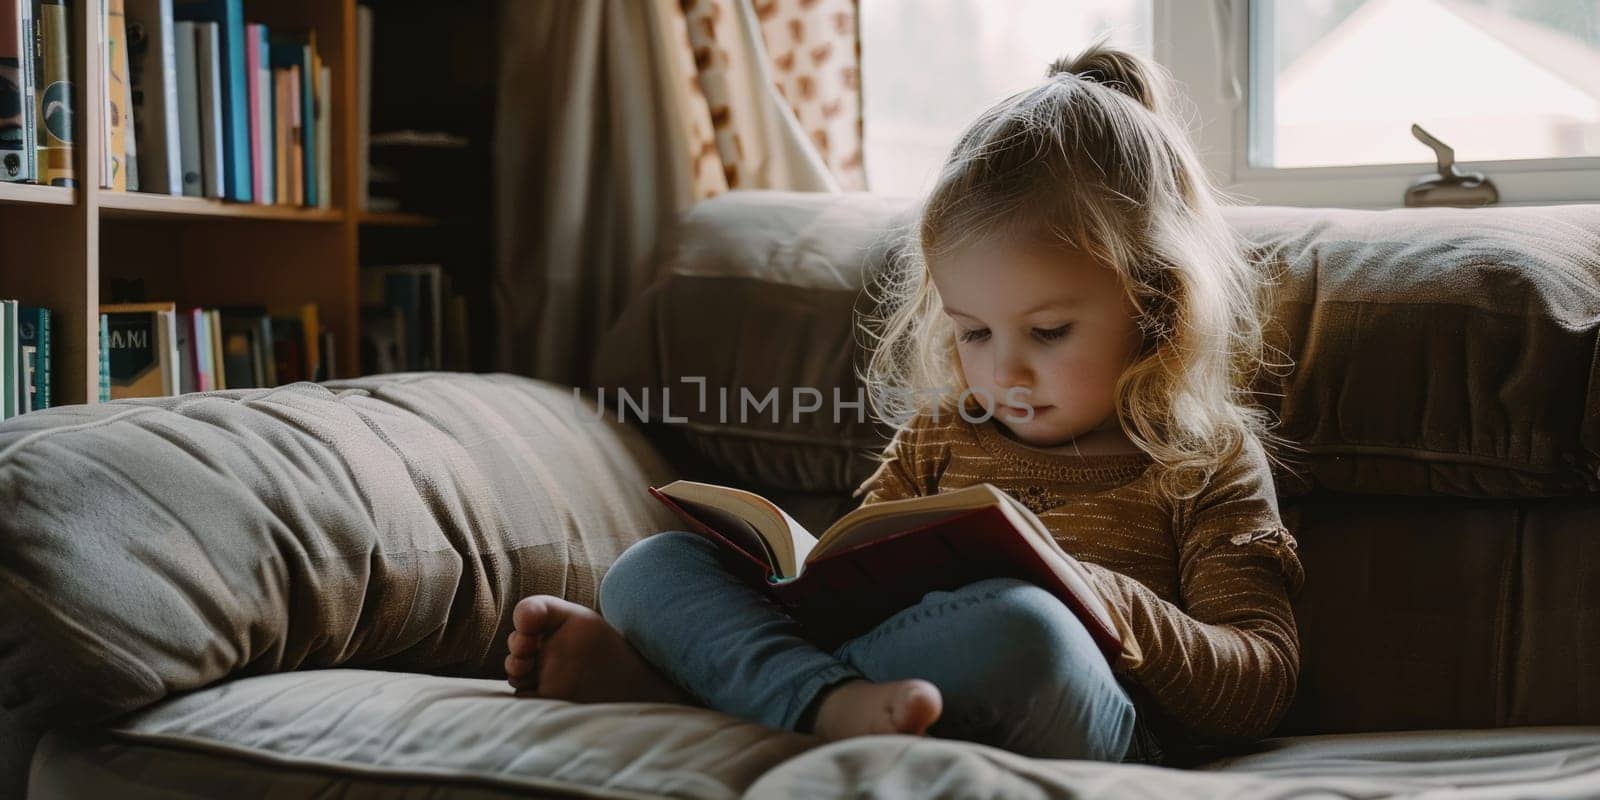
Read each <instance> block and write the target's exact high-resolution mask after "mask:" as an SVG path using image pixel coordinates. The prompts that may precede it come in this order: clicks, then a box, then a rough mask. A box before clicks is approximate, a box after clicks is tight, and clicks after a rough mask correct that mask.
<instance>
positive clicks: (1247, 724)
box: [506, 42, 1304, 763]
mask: <svg viewBox="0 0 1600 800" xmlns="http://www.w3.org/2000/svg"><path fill="white" fill-rule="evenodd" d="M1166 87H1167V83H1166V79H1165V76H1164V74H1163V73H1162V72H1161V71H1160V70H1159V68H1157V67H1155V66H1154V65H1152V64H1150V63H1148V62H1146V61H1145V60H1143V59H1141V58H1139V57H1137V56H1134V55H1132V54H1129V53H1126V52H1122V51H1119V50H1116V49H1113V48H1110V47H1107V46H1105V45H1104V43H1103V42H1101V43H1097V44H1095V45H1094V46H1092V47H1090V48H1089V49H1088V50H1087V51H1086V52H1084V53H1083V54H1081V55H1080V56H1078V57H1077V58H1076V59H1072V60H1065V59H1064V60H1062V61H1059V62H1057V63H1056V64H1054V65H1052V67H1051V68H1050V70H1049V74H1048V76H1047V78H1046V79H1045V81H1044V82H1042V83H1040V84H1039V85H1037V86H1035V87H1033V88H1031V89H1028V90H1026V91H1024V92H1021V93H1019V94H1017V95H1014V96H1012V97H1010V98H1008V99H1006V100H1005V101H1004V102H1002V103H1000V104H999V105H997V106H995V107H994V108H991V109H990V110H988V111H987V112H985V113H984V114H983V115H982V116H981V117H979V118H978V120H977V121H976V122H974V123H972V125H971V126H969V127H968V128H967V130H966V131H965V132H964V133H963V134H962V135H961V137H960V139H959V141H958V142H957V144H956V146H955V148H954V150H953V152H952V153H951V154H950V157H949V159H948V160H947V162H946V163H945V165H944V167H943V169H942V171H941V172H940V174H939V177H938V181H937V184H936V185H935V187H934V188H933V190H932V192H931V194H930V196H929V197H928V198H927V199H926V202H925V204H924V205H923V207H922V214H921V218H920V224H919V226H918V230H917V235H916V236H915V237H914V238H913V239H912V240H911V241H910V242H909V246H908V247H907V248H906V249H905V255H904V256H903V257H902V258H900V259H898V260H897V263H896V264H895V265H894V268H893V269H891V271H890V274H889V280H888V283H887V286H888V287H889V289H890V291H889V292H888V296H887V297H886V298H885V302H884V303H883V308H884V309H885V312H884V315H883V316H882V317H881V318H878V319H876V320H874V321H873V324H872V325H871V333H872V334H873V337H874V338H873V341H874V347H873V352H872V358H871V361H870V363H869V365H868V369H867V374H866V380H867V383H868V385H869V387H870V388H871V389H872V392H871V396H872V397H873V399H874V403H875V405H876V406H877V408H878V411H879V413H880V415H881V416H883V417H884V418H897V419H899V420H906V422H905V424H904V425H902V426H900V427H899V429H898V432H897V434H896V436H895V438H894V440H893V441H892V442H891V443H890V445H889V447H888V449H887V450H886V452H885V453H884V458H883V461H882V463H881V465H880V466H879V468H878V469H877V471H876V473H875V474H873V475H872V477H871V478H869V479H868V480H867V481H866V483H865V484H863V485H862V486H861V487H860V488H859V489H858V490H857V491H856V495H857V496H860V497H862V498H863V500H862V502H864V503H875V502H881V501H885V500H893V499H899V498H905V497H912V496H917V495H924V494H933V493H938V492H944V491H949V490H954V489H959V488H962V487H965V486H970V485H972V484H974V483H979V482H988V483H992V484H994V485H996V486H997V487H999V488H1000V489H1002V490H1004V491H1006V492H1008V493H1010V494H1012V495H1013V496H1015V497H1016V498H1017V499H1018V500H1020V501H1021V502H1023V503H1024V504H1025V505H1027V506H1028V507H1029V508H1031V509H1032V510H1033V511H1034V512H1035V513H1037V514H1038V515H1039V517H1040V518H1041V519H1042V520H1043V521H1044V523H1045V524H1046V526H1047V527H1048V528H1049V530H1050V531H1051V533H1052V534H1053V535H1054V536H1055V537H1056V539H1057V540H1058V541H1059V542H1060V544H1061V545H1062V547H1063V548H1064V549H1065V550H1066V551H1067V552H1069V553H1071V554H1073V555H1074V556H1076V557H1077V558H1078V559H1079V560H1081V561H1082V562H1083V563H1084V564H1085V565H1086V566H1087V568H1088V569H1089V570H1090V571H1091V572H1092V574H1093V575H1094V577H1095V578H1096V579H1097V581H1098V588H1099V589H1100V590H1101V592H1102V594H1104V595H1105V597H1106V598H1107V601H1108V604H1109V606H1110V608H1111V610H1112V613H1113V615H1114V617H1116V619H1117V623H1118V627H1119V628H1120V629H1121V630H1122V631H1123V634H1124V639H1125V645H1124V647H1123V650H1122V652H1121V653H1120V654H1118V656H1117V657H1116V658H1115V659H1114V663H1108V661H1107V660H1106V658H1105V657H1104V656H1103V655H1102V654H1101V653H1100V652H1099V651H1098V649H1097V648H1096V646H1095V644H1094V642H1093V640H1092V639H1091V638H1090V636H1089V634H1088V632H1087V631H1086V630H1085V628H1084V627H1083V625H1082V624H1081V623H1080V622H1079V621H1078V619H1077V618H1076V617H1075V616H1074V615H1073V614H1072V613H1070V612H1069V611H1068V610H1067V609H1066V607H1065V606H1063V605H1062V604H1061V602H1060V601H1059V600H1058V599H1056V598H1055V597H1054V596H1052V595H1051V594H1049V593H1047V592H1046V591H1045V590H1043V589H1041V588H1039V587H1037V586H1033V585H1031V584H1028V583H1025V582H1023V581H1020V580H1014V579H1009V578H996V579H990V580H983V581H978V582H975V583H972V584H969V585H966V586H962V587H957V588H955V589H953V590H952V591H933V592H929V593H927V594H926V595H925V596H924V597H923V598H922V600H921V601H920V602H919V603H917V604H916V605H914V606H912V607H909V608H906V609H904V610H903V611H901V612H899V613H897V614H896V615H894V616H892V617H891V618H889V619H888V620H887V621H885V622H883V623H882V624H880V625H878V626H877V627H876V628H874V629H873V630H872V631H870V632H868V633H867V634H865V635H863V636H861V637H859V638H856V639H853V640H850V641H848V642H846V643H844V644H843V645H841V646H840V647H838V648H836V649H834V650H833V651H832V652H828V651H825V650H822V649H820V648H818V647H817V646H816V645H815V644H813V643H812V641H810V640H808V639H807V638H806V634H805V631H804V630H803V629H802V628H801V627H800V626H799V625H798V623H796V622H795V621H794V620H793V619H792V618H790V617H789V616H787V615H786V614H785V613H784V611H783V610H782V609H781V607H779V606H777V605H775V604H774V603H773V602H771V601H770V600H768V599H767V598H766V597H765V596H764V595H763V594H762V593H760V592H759V591H758V590H757V589H755V588H752V587H750V586H748V585H747V584H745V583H743V582H741V581H740V580H739V579H737V578H735V577H733V576H732V575H731V574H730V573H729V572H728V571H727V570H726V569H725V568H724V567H723V565H722V559H723V558H726V556H725V555H723V554H722V553H721V551H720V550H718V549H717V548H716V547H714V546H712V545H711V544H710V543H708V542H707V541H706V540H704V539H703V538H701V537H699V536H697V535H695V534H692V533H687V532H679V531H674V532H666V533H661V534H658V535H656V536H651V537H649V538H647V539H644V540H642V541H640V542H639V543H637V544H635V545H634V546H633V547H631V548H630V549H629V550H628V551H627V552H625V553H623V554H622V556H621V557H620V558H619V559H618V561H617V562H616V563H615V564H614V565H613V566H612V567H611V569H610V570H609V571H608V572H607V574H606V576H605V578H604V580H603V581H602V585H601V587H600V608H601V612H602V613H603V618H602V616H601V615H599V614H596V613H595V612H593V611H591V610H589V609H586V608H583V607H582V606H578V605H576V604H573V603H569V602H566V601H563V600H560V599H559V598H554V597H549V596H536V597H530V598H527V599H525V600H524V601H523V602H522V603H521V604H520V605H519V606H518V608H517V610H516V614H515V626H516V630H515V632H514V633H512V634H511V640H510V651H511V652H510V655H509V656H508V658H507V660H506V672H507V675H508V676H509V679H510V681H511V683H512V685H513V686H515V687H517V688H518V689H519V690H521V691H522V692H523V693H528V694H535V695H537V696H540V697H554V698H561V699H569V700H578V701H594V700H661V701H670V702H682V703H691V704H696V705H702V706H706V707H709V708H714V709H718V710H721V711H725V712H727V713H730V714H734V715H737V716H740V717H744V718H746V719H750V720H753V721H758V722H762V723H765V724H767V725H770V726H773V727H776V728H781V729H786V730H794V731H802V732H813V733H816V734H819V735H821V736H824V737H826V738H842V737H847V736H853V735H859V734H864V733H902V734H912V735H921V734H929V735H934V736H942V737H947V738H960V739H966V740H970V741H975V742H981V743H984V744H990V745H993V746H997V747H1002V748H1005V749H1008V750H1011V751H1014V752H1017V753H1021V754H1024V755H1030V756H1038V757H1046V758H1076V759H1097V760H1109V761H1122V760H1127V761H1145V762H1151V763H1182V761H1183V760H1186V759H1189V758H1192V757H1194V756H1195V754H1197V753H1203V752H1204V751H1205V750H1206V749H1207V748H1208V747H1210V746H1216V745H1227V744H1236V743H1241V742H1246V741H1249V740H1252V739H1256V738H1260V737H1261V736H1264V735H1266V734H1268V733H1269V732H1270V731H1272V730H1273V727H1274V726H1275V725H1276V724H1277V722H1278V721H1279V719H1280V718H1281V716H1282V715H1283V713H1284V711H1285V710H1286V709H1287V708H1288V706H1289V702H1290V700H1291V699H1292V697H1293V696H1294V692H1295V683H1296V679H1297V676H1298V674H1299V667H1300V656H1299V643H1298V638H1297V633H1296V629H1295V620H1294V614H1293V611H1292V610H1291V606H1290V598H1291V597H1292V596H1293V594H1294V593H1295V592H1297V591H1298V590H1299V588H1300V585H1301V584H1302V582H1303V580H1304V573H1303V571H1302V569H1301V565H1300V561H1299V558H1298V556H1297V554H1296V549H1295V541H1294V539H1293V538H1292V536H1291V535H1290V534H1289V532H1288V530H1287V529H1285V528H1284V526H1283V524H1282V522H1281V521H1280V518H1279V515H1278V508H1277V501H1276V495H1275V492H1274V487H1273V481H1272V474H1271V471H1270V466H1269V463H1268V456H1267V452H1268V450H1267V447H1266V446H1265V443H1268V442H1274V438H1273V437H1272V436H1271V434H1270V433H1269V431H1268V424H1267V412H1265V411H1264V410H1263V409H1260V408H1257V407H1254V406H1252V405H1250V403H1249V400H1248V393H1247V390H1246V387H1247V386H1248V385H1249V383H1250V381H1251V379H1252V377H1253V376H1254V374H1255V371H1256V369H1257V368H1259V367H1260V366H1261V365H1262V363H1263V362H1262V358H1261V355H1262V351H1263V347H1264V345H1263V340H1262V321H1261V316H1260V315H1261V308H1262V305H1263V303H1262V299H1261V295H1262V293H1261V291H1260V288H1261V287H1260V283H1261V282H1260V280H1259V279H1258V278H1257V275H1256V273H1255V272H1254V271H1253V269H1252V266H1251V265H1250V264H1249V263H1248V262H1247V260H1246V259H1245V257H1244V255H1243V252H1244V247H1243V243H1242V242H1240V241H1238V240H1237V239H1236V238H1235V237H1234V235H1233V233H1232V231H1231V229H1230V228H1229V227H1228V226H1227V225H1226V224H1225V223H1224V222H1223V220H1222V218H1221V216H1220V214H1219V211H1218V204H1219V201H1218V194H1217V191H1216V189H1214V188H1213V187H1212V185H1211V184H1210V183H1209V181H1208V179H1207V177H1206V175H1205V173H1204V172H1203V170H1202V167H1201V165H1200V163H1199V161H1198V159H1197V158H1196V156H1195V154H1194V150H1193V147H1192V145H1191V144H1190V142H1189V141H1188V138H1187V135H1186V134H1185V133H1184V131H1183V129H1182V127H1181V125H1180V124H1179V123H1178V122H1177V121H1176V120H1175V119H1174V118H1173V117H1172V116H1171V115H1170V112H1169V111H1168V110H1167V103H1168V97H1169V96H1168V94H1167V88H1166ZM939 390H943V394H942V395H941V396H940V397H939V399H938V400H937V401H932V402H927V403H924V404H922V405H915V404H912V403H911V402H909V400H908V398H912V397H928V396H929V395H930V394H933V393H936V392H938V391H939Z"/></svg>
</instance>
